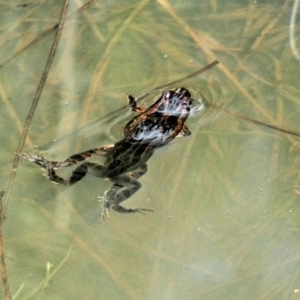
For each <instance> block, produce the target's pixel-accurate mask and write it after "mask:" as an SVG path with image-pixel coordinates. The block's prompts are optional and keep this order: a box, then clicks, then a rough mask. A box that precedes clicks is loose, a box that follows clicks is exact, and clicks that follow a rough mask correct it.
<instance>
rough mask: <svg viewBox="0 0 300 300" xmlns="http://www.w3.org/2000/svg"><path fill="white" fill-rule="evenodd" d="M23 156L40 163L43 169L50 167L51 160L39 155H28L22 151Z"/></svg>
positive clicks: (37, 163)
mask: <svg viewBox="0 0 300 300" xmlns="http://www.w3.org/2000/svg"><path fill="white" fill-rule="evenodd" d="M21 157H23V158H25V159H27V160H28V161H30V162H32V163H34V164H36V165H38V166H39V167H41V168H43V169H49V167H50V162H49V161H48V160H47V159H45V158H43V157H41V156H38V155H28V154H26V153H22V154H21Z"/></svg>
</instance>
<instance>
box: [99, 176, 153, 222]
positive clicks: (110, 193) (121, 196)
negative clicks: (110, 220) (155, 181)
mask: <svg viewBox="0 0 300 300" xmlns="http://www.w3.org/2000/svg"><path fill="white" fill-rule="evenodd" d="M135 184H136V185H135V186H131V187H125V188H124V186H122V185H119V184H114V185H113V186H112V187H111V188H110V189H109V190H107V191H106V192H105V193H104V195H103V197H101V198H102V201H103V210H102V213H101V219H102V221H104V219H105V217H109V209H113V210H115V211H117V212H118V213H135V212H138V213H141V214H145V213H144V212H145V211H151V212H153V210H152V209H147V208H125V207H123V206H121V205H120V204H119V203H120V202H122V201H124V200H126V199H128V198H129V197H130V196H131V195H132V194H133V193H134V192H136V191H137V190H138V189H139V187H140V183H139V182H138V181H136V180H135Z"/></svg>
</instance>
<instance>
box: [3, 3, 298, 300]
mask: <svg viewBox="0 0 300 300" xmlns="http://www.w3.org/2000/svg"><path fill="white" fill-rule="evenodd" d="M17 4H19V3H16V2H15V3H12V4H9V5H2V6H0V14H1V18H0V20H1V21H0V22H1V28H2V30H1V41H2V43H1V52H0V65H1V69H0V97H1V102H2V103H3V104H2V109H1V111H0V114H1V120H2V122H1V124H0V126H1V127H0V128H1V130H0V134H1V141H2V148H1V151H0V163H1V187H0V190H7V187H8V184H9V179H10V178H11V177H10V176H11V172H12V170H13V158H14V152H15V151H16V149H17V147H18V144H19V140H20V137H21V133H22V130H23V126H24V123H25V120H26V118H27V114H28V111H29V108H30V106H31V103H32V99H33V96H34V94H35V91H36V89H37V86H38V84H39V80H40V77H41V74H42V72H43V70H44V66H45V64H46V60H47V58H48V54H49V49H50V48H51V45H52V42H53V38H54V31H50V33H49V34H48V35H45V37H43V38H41V39H40V40H39V41H38V42H36V43H34V44H32V45H31V46H30V47H28V48H27V49H26V50H24V51H21V52H20V53H18V51H20V50H22V49H23V48H24V47H25V46H26V45H27V44H28V43H30V42H31V41H33V40H34V39H36V38H37V37H38V36H40V35H41V34H43V33H44V32H45V31H46V30H47V29H49V28H51V27H53V26H54V25H55V24H56V23H57V22H58V20H59V17H60V13H61V9H62V4H59V3H57V2H56V1H53V2H52V1H47V2H39V3H38V4H36V3H33V2H28V5H27V6H24V7H20V6H15V5H17ZM81 5H82V4H80V2H79V1H71V4H70V7H69V13H68V15H71V14H72V12H74V11H75V10H76V9H77V8H79V7H80V6H81ZM292 8H293V2H292V1H278V3H275V4H268V3H266V2H262V3H261V2H260V1H253V2H248V3H247V5H246V4H242V3H241V2H238V1H236V2H233V1H231V2H230V3H229V4H224V3H223V2H222V1H207V2H205V3H201V4H199V2H198V1H189V3H188V4H186V3H183V2H181V1H173V2H167V1H162V0H160V1H158V2H154V1H114V2H107V3H100V2H95V3H91V5H90V6H89V7H88V8H87V9H86V10H84V11H82V12H80V13H78V14H76V15H73V17H72V18H69V19H68V21H67V22H66V24H65V27H64V29H63V33H62V38H61V40H60V43H59V47H58V50H57V53H56V56H55V60H54V63H53V66H52V68H51V70H50V73H49V77H48V80H47V82H46V85H45V87H44V89H43V92H42V95H41V98H40V101H39V104H38V106H37V109H36V111H35V114H34V117H33V119H32V122H31V124H30V129H29V133H28V136H27V138H26V142H25V145H24V148H23V152H26V153H29V154H33V153H35V154H42V155H44V156H45V157H47V158H50V159H53V160H63V159H65V158H67V157H68V156H69V155H72V154H74V153H77V152H80V151H84V150H87V149H90V148H93V147H99V146H103V145H106V144H112V143H114V142H115V141H116V140H117V139H118V138H119V137H120V136H122V129H123V128H122V126H123V125H124V124H126V122H127V121H128V120H129V119H130V118H131V117H132V116H133V115H134V114H133V113H128V110H126V109H125V108H124V106H126V104H127V100H126V96H125V95H124V94H132V95H134V96H138V95H141V94H143V93H145V92H147V91H149V90H151V89H153V88H154V87H156V86H160V85H163V84H165V83H168V82H171V81H173V80H176V79H177V78H180V77H184V76H186V75H188V74H190V73H192V72H194V71H196V70H197V69H199V68H201V67H202V66H204V65H206V64H207V63H210V62H212V61H213V60H215V59H218V60H219V61H220V64H219V65H218V66H216V67H214V68H213V69H211V70H209V71H207V72H205V73H203V74H201V75H199V76H197V77H194V78H191V79H188V80H186V81H184V82H182V83H180V84H179V85H180V86H185V87H187V88H188V89H189V90H191V91H192V94H193V95H194V96H195V94H196V96H195V97H196V98H198V97H197V91H201V93H203V94H204V95H205V97H206V98H207V99H208V100H209V101H210V102H211V103H214V104H215V105H216V106H220V107H221V108H220V109H217V108H210V109H208V110H204V111H201V112H197V113H195V114H194V115H193V116H192V117H191V118H189V119H188V121H187V125H188V127H189V129H190V130H191V131H192V135H191V136H189V137H179V138H177V139H176V140H175V141H174V142H172V143H171V144H170V145H168V146H166V147H164V148H162V149H159V150H158V151H157V152H156V153H155V154H154V156H153V157H152V158H151V159H150V160H149V163H148V168H149V170H148V172H147V174H145V175H144V176H143V177H141V183H142V185H143V186H142V188H141V189H140V190H139V191H138V193H136V194H135V195H134V196H133V197H131V198H130V199H129V200H127V201H126V202H124V206H127V207H142V208H149V209H152V210H154V212H153V213H150V212H149V213H147V214H146V216H145V215H142V214H136V215H120V214H117V213H114V212H113V211H112V212H111V213H110V218H109V219H107V220H106V222H105V223H104V224H102V223H101V221H100V212H101V203H100V202H99V201H98V198H97V197H98V196H102V195H103V193H104V191H105V190H107V189H108V188H109V187H110V186H111V183H109V182H108V181H104V180H101V179H98V178H95V177H92V176H87V177H86V178H85V179H84V180H82V181H81V182H79V183H78V184H76V185H74V186H72V187H64V186H58V185H55V184H53V183H51V182H50V181H48V180H46V178H45V177H43V176H42V174H43V171H41V170H40V169H39V168H37V167H36V166H34V165H31V164H29V163H28V162H27V161H24V160H21V161H20V163H19V165H18V169H17V176H16V178H15V180H14V181H13V188H12V191H11V194H10V196H9V202H8V205H7V210H6V212H5V215H6V219H5V220H4V232H3V234H4V244H5V254H6V264H7V270H8V275H9V276H8V280H9V283H10V288H11V292H12V294H15V293H16V292H17V290H18V289H19V288H20V292H19V294H18V297H17V299H27V298H28V297H29V296H30V297H31V298H30V299H200V298H201V299H296V298H297V297H298V295H299V290H300V283H299V280H298V279H299V276H298V270H299V244H300V242H299V226H300V222H299V216H300V208H299V207H300V205H299V194H300V189H299V186H300V177H299V172H298V165H299V151H298V148H299V138H297V137H294V136H291V135H287V134H283V133H281V132H279V131H276V130H272V129H270V128H267V127H265V126H258V125H255V124H253V123H251V122H247V121H245V120H241V119H239V118H237V117H234V116H232V115H229V114H227V113H226V112H225V111H224V110H223V108H224V109H230V111H233V112H239V113H241V114H243V115H246V116H249V117H251V118H255V119H257V120H260V121H263V122H266V123H268V124H275V125H276V126H279V127H282V128H284V129H290V130H294V131H299V132H300V129H299V121H298V120H299V116H298V115H299V104H298V103H299V94H300V92H299V87H298V86H299V84H298V78H299V62H298V60H297V57H295V56H294V54H293V53H295V51H294V52H293V51H292V50H291V46H290V45H291V43H290V36H291V34H290V26H289V25H290V19H291V15H292ZM296 16H297V15H296ZM298 19H299V18H298ZM296 22H297V18H296ZM294 29H295V31H294V37H295V46H296V47H297V44H298V45H299V43H298V42H297V41H298V39H297V37H298V31H297V29H299V26H298V25H297V23H296V24H295V27H294ZM299 47H300V46H299ZM15 54H16V56H14V57H12V56H13V55H15ZM157 95H159V93H158V94H157ZM151 97H152V98H151ZM155 97H156V94H155V93H154V94H151V96H150V97H149V98H147V99H145V103H144V104H145V105H149V104H150V103H151V101H152V100H154V99H155ZM66 103H67V105H66ZM95 161H102V160H101V158H100V159H98V160H97V159H95ZM68 172H69V170H66V171H64V172H62V174H63V176H67V174H68ZM48 263H50V264H51V265H52V267H50V270H48V273H47V264H48ZM47 274H48V275H47Z"/></svg>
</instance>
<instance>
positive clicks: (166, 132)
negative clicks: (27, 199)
mask: <svg viewBox="0 0 300 300" xmlns="http://www.w3.org/2000/svg"><path fill="white" fill-rule="evenodd" d="M128 100H129V106H130V108H131V109H132V110H133V111H135V112H137V113H139V114H138V115H137V116H136V117H134V118H133V119H131V120H130V121H129V122H128V123H127V125H126V126H125V128H124V137H123V139H122V140H120V141H118V142H117V143H116V144H114V145H108V146H104V147H100V148H94V149H91V150H88V151H84V152H82V153H78V154H75V155H72V156H70V157H69V158H67V159H66V160H65V161H62V162H57V161H48V160H47V159H45V158H43V157H40V156H37V155H31V156H29V155H27V154H25V153H24V154H22V157H24V158H26V159H27V160H29V161H30V162H33V163H34V164H36V165H38V166H40V167H41V168H43V169H45V170H46V171H47V177H48V178H49V179H50V180H51V181H53V182H55V183H59V184H64V185H73V184H74V183H76V182H78V181H79V180H81V179H82V178H83V177H84V176H85V175H86V174H87V173H89V174H91V175H94V176H96V177H100V178H107V179H109V180H110V181H111V182H112V183H113V186H112V187H111V188H110V189H109V190H107V191H106V192H105V193H104V195H103V197H102V198H103V211H102V219H104V217H105V215H107V216H108V211H109V209H110V208H112V209H114V210H115V211H117V212H120V213H133V212H140V213H143V212H144V211H151V210H150V209H145V208H125V207H123V206H121V205H120V203H121V202H123V201H124V200H126V199H128V198H129V197H131V196H132V195H133V194H134V193H135V192H136V191H137V190H138V189H139V188H140V187H141V183H140V182H139V181H138V179H139V177H141V176H142V175H144V174H145V173H146V172H147V164H146V163H147V161H148V159H149V158H150V157H151V156H152V155H153V153H154V150H155V149H156V148H158V147H162V146H164V145H166V144H168V143H169V142H170V141H172V140H173V139H174V138H175V137H176V136H177V135H178V134H179V133H182V134H183V135H189V134H191V132H190V131H189V129H188V128H187V126H186V125H185V124H184V123H185V121H186V119H187V118H188V116H189V114H190V110H191V108H192V104H193V99H192V98H191V94H190V92H189V91H188V90H187V89H186V88H184V87H181V88H177V89H175V90H169V91H165V92H163V93H162V95H161V96H160V98H159V99H158V100H157V101H156V102H155V103H153V104H152V105H151V106H150V107H148V108H142V107H139V106H137V102H136V99H135V98H134V97H133V96H131V95H128ZM93 155H100V156H105V162H104V164H96V163H92V162H87V161H86V160H87V159H89V158H90V157H91V156H93ZM75 164H79V165H78V166H77V167H76V169H75V170H74V171H73V172H72V173H71V175H70V177H69V179H67V180H66V179H63V178H62V177H60V176H58V175H57V174H56V173H55V170H56V169H61V168H64V167H69V166H72V165H75Z"/></svg>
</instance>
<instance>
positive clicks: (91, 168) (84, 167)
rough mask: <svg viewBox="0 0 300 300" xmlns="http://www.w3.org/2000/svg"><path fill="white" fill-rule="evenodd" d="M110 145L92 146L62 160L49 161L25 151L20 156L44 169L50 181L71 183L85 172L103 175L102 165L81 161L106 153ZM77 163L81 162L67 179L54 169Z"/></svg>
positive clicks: (76, 180)
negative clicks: (92, 147)
mask: <svg viewBox="0 0 300 300" xmlns="http://www.w3.org/2000/svg"><path fill="white" fill-rule="evenodd" d="M110 147H111V146H105V147H101V148H94V149H91V150H88V151H85V152H81V153H78V154H75V155H72V156H70V157H69V158H67V159H66V160H64V161H62V162H58V161H49V160H47V159H45V158H43V157H41V156H37V155H31V156H29V155H27V154H25V153H23V154H22V157H24V158H26V159H27V160H29V161H30V162H32V163H34V164H36V165H38V166H39V167H41V168H43V169H46V170H47V177H48V178H49V179H50V180H51V181H53V182H55V183H59V184H64V185H73V184H74V183H76V182H78V181H79V180H81V179H82V178H83V177H84V176H85V175H86V174H87V173H91V174H93V175H95V173H97V175H95V176H98V177H104V175H103V174H102V173H103V170H104V166H102V165H98V164H93V163H87V162H84V163H82V162H83V161H85V160H87V159H89V158H90V157H91V156H93V155H106V153H107V151H108V150H109V148H110ZM78 163H81V165H79V166H78V167H77V168H76V169H75V170H74V171H73V172H72V174H71V176H70V178H69V179H67V180H66V179H63V178H62V177H60V176H58V175H57V174H56V173H55V169H61V168H64V167H69V166H72V165H74V164H78ZM100 170H101V172H100ZM100 173H101V174H100ZM100 175H102V176H100Z"/></svg>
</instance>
